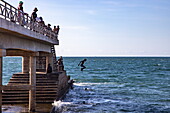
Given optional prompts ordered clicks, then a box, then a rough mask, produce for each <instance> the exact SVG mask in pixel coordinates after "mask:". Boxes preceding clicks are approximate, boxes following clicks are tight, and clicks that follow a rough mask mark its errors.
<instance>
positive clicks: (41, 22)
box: [38, 17, 45, 27]
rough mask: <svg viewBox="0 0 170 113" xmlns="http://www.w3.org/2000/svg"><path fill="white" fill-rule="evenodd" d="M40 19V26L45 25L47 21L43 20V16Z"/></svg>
mask: <svg viewBox="0 0 170 113" xmlns="http://www.w3.org/2000/svg"><path fill="white" fill-rule="evenodd" d="M39 19H40V20H39V21H38V24H39V26H42V27H45V22H44V21H43V18H42V17H40V18H39Z"/></svg>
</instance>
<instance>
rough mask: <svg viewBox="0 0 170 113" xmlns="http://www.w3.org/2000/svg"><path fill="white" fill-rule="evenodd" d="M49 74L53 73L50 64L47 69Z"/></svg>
mask: <svg viewBox="0 0 170 113" xmlns="http://www.w3.org/2000/svg"><path fill="white" fill-rule="evenodd" d="M48 73H52V67H51V65H50V64H48V67H47V74H48Z"/></svg>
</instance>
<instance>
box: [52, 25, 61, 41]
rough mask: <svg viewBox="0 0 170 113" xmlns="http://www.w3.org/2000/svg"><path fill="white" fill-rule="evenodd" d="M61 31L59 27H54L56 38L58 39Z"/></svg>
mask: <svg viewBox="0 0 170 113" xmlns="http://www.w3.org/2000/svg"><path fill="white" fill-rule="evenodd" d="M59 30H60V27H59V25H58V26H57V27H56V26H54V29H53V32H54V33H55V37H56V38H57V37H58V34H59Z"/></svg>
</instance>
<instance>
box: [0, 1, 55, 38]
mask: <svg viewBox="0 0 170 113" xmlns="http://www.w3.org/2000/svg"><path fill="white" fill-rule="evenodd" d="M0 18H3V19H5V20H8V21H11V22H13V23H15V24H18V25H21V26H23V27H25V28H26V29H29V30H32V31H34V32H36V33H40V34H43V35H45V36H47V37H49V38H51V39H52V40H58V35H57V34H56V33H54V32H53V31H51V30H48V29H46V27H44V26H41V25H39V23H38V22H33V21H31V17H30V16H29V15H28V14H27V13H24V12H22V11H20V10H18V9H17V8H15V7H13V6H12V5H10V4H9V3H7V2H5V1H3V0H0Z"/></svg>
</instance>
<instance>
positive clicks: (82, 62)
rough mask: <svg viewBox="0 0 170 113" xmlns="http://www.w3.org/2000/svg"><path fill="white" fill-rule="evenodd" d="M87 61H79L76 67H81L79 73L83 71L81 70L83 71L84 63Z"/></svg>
mask: <svg viewBox="0 0 170 113" xmlns="http://www.w3.org/2000/svg"><path fill="white" fill-rule="evenodd" d="M85 61H87V59H84V60H82V61H80V63H79V64H78V66H81V67H82V68H81V71H83V69H85V68H86V67H85V66H84V62H85Z"/></svg>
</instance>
